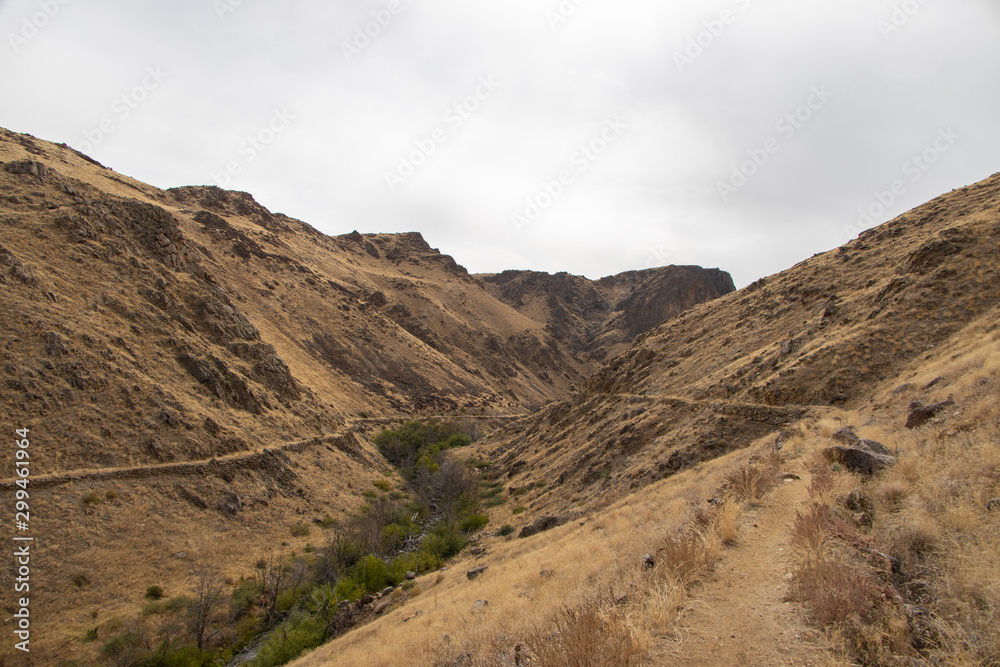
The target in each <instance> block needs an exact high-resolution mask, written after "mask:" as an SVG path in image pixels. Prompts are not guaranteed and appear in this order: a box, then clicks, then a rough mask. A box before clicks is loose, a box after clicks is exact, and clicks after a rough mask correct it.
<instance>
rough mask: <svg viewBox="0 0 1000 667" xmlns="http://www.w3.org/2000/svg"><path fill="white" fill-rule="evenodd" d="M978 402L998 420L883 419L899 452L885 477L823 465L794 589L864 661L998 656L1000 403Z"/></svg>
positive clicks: (800, 538)
mask: <svg viewBox="0 0 1000 667" xmlns="http://www.w3.org/2000/svg"><path fill="white" fill-rule="evenodd" d="M972 407H973V408H974V413H975V414H976V415H978V416H982V415H983V414H984V413H988V414H989V415H990V416H991V417H992V419H990V420H987V421H986V422H985V423H983V424H981V425H980V426H974V427H971V428H970V429H969V430H963V429H958V428H955V429H952V430H951V431H949V432H940V431H937V432H935V431H934V430H933V429H924V430H922V431H919V432H915V433H914V432H907V431H902V429H900V428H899V426H898V425H897V426H895V429H893V425H892V423H891V422H886V423H883V424H882V425H881V432H882V433H883V434H884V435H888V436H890V437H891V438H892V440H893V441H894V444H896V446H897V447H898V448H899V450H900V461H899V463H898V464H897V465H896V466H894V467H892V468H890V469H888V470H887V471H885V472H884V473H883V474H882V475H880V476H876V477H874V478H864V477H860V476H856V475H851V474H848V473H846V472H842V471H834V470H831V469H830V468H829V467H828V466H826V464H825V463H819V464H818V465H817V467H816V469H814V471H813V482H812V485H811V487H810V496H811V504H810V507H809V508H808V509H806V510H805V511H802V512H799V513H798V514H797V517H796V521H795V525H794V527H793V531H792V540H793V545H794V547H795V549H796V555H797V557H798V566H797V569H796V572H795V574H794V579H793V594H794V596H795V597H796V598H798V599H799V600H801V601H802V602H803V603H804V604H805V605H806V608H807V610H808V611H809V614H810V617H811V619H812V621H813V622H814V623H816V624H817V625H819V626H821V627H824V628H827V629H828V630H830V631H831V632H833V633H835V634H838V635H839V636H840V637H841V638H842V641H843V644H844V645H845V646H846V647H847V648H848V650H849V652H850V653H851V654H852V656H853V658H854V659H856V660H860V661H862V662H863V663H864V664H886V665H888V664H897V662H898V661H899V660H900V659H908V658H910V657H917V656H920V657H922V658H923V659H925V660H929V661H931V662H933V663H934V664H955V665H991V664H1000V568H998V566H997V563H998V562H1000V525H998V523H1000V522H998V520H997V518H998V516H1000V508H997V509H996V510H993V511H992V512H991V511H990V509H989V508H988V503H989V501H990V500H991V499H992V498H996V497H998V496H1000V445H998V442H1000V428H998V426H997V424H998V423H1000V420H997V416H1000V410H998V409H997V408H996V407H992V408H990V409H987V408H984V407H983V406H982V405H973V406H972ZM977 421H978V418H977ZM859 503H860V504H862V505H863V508H862V509H864V514H866V515H867V517H868V519H867V521H869V522H870V525H869V524H868V523H866V522H865V521H861V520H859V516H860V513H859V512H858V509H859V507H858V504H859Z"/></svg>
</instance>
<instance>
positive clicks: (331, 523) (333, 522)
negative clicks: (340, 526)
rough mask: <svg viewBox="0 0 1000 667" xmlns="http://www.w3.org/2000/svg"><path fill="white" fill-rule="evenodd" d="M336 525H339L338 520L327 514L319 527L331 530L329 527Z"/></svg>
mask: <svg viewBox="0 0 1000 667" xmlns="http://www.w3.org/2000/svg"><path fill="white" fill-rule="evenodd" d="M336 523H337V520H336V519H334V518H333V517H332V516H330V515H329V514H327V515H326V516H324V517H323V519H322V520H321V521H320V522H319V525H320V526H322V527H323V528H329V527H331V526H334V525H336Z"/></svg>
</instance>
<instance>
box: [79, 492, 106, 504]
mask: <svg viewBox="0 0 1000 667" xmlns="http://www.w3.org/2000/svg"><path fill="white" fill-rule="evenodd" d="M82 501H83V504H84V505H97V504H99V503H100V502H101V495H100V494H99V493H97V491H88V492H87V493H85V494H83V498H82Z"/></svg>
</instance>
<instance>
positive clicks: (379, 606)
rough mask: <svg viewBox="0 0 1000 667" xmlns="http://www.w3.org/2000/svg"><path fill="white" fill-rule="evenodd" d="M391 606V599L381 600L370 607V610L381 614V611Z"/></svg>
mask: <svg viewBox="0 0 1000 667" xmlns="http://www.w3.org/2000/svg"><path fill="white" fill-rule="evenodd" d="M390 606H392V600H382V601H381V602H379V603H378V604H377V605H375V606H374V607H372V611H373V612H375V613H376V614H381V613H382V612H383V611H385V610H386V609H388V608H389V607H390Z"/></svg>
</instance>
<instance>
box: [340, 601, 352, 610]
mask: <svg viewBox="0 0 1000 667" xmlns="http://www.w3.org/2000/svg"><path fill="white" fill-rule="evenodd" d="M350 606H351V601H350V600H341V601H340V604H338V605H337V608H338V609H347V608H348V607H350Z"/></svg>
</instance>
